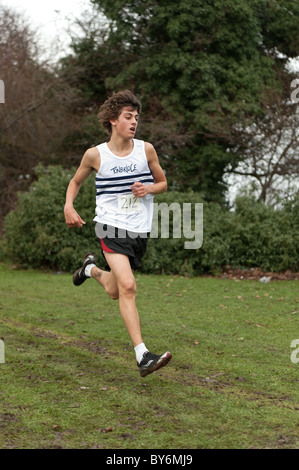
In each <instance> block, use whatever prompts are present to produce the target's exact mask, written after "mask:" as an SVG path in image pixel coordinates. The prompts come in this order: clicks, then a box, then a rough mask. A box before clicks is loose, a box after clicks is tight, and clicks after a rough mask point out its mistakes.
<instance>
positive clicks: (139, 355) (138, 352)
mask: <svg viewBox="0 0 299 470" xmlns="http://www.w3.org/2000/svg"><path fill="white" fill-rule="evenodd" d="M134 349H135V353H136V359H137V362H138V363H139V362H141V361H142V356H143V354H144V353H145V352H146V351H148V349H147V348H146V347H145V344H144V343H140V344H138V345H137V346H136V347H135V348H134Z"/></svg>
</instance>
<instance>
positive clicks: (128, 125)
mask: <svg viewBox="0 0 299 470" xmlns="http://www.w3.org/2000/svg"><path fill="white" fill-rule="evenodd" d="M138 118H139V114H138V112H137V111H136V109H132V108H129V107H126V108H123V110H122V112H121V113H120V115H119V116H118V118H117V119H116V120H115V121H111V124H112V128H115V130H116V131H117V132H118V134H120V135H121V136H122V137H124V138H129V139H133V137H134V136H135V133H136V129H137V125H138Z"/></svg>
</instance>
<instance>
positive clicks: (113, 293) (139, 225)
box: [64, 90, 171, 377]
mask: <svg viewBox="0 0 299 470" xmlns="http://www.w3.org/2000/svg"><path fill="white" fill-rule="evenodd" d="M140 111H141V104H140V102H139V100H138V99H137V98H136V96H134V95H133V94H132V93H131V92H130V91H129V90H125V91H121V92H119V93H114V94H113V95H112V96H111V97H110V98H109V99H107V100H106V101H105V103H104V104H103V105H102V107H101V109H100V113H99V119H100V121H101V122H102V124H103V126H104V128H105V130H106V131H107V132H108V134H109V135H110V140H109V141H108V142H105V143H102V144H100V145H98V146H96V147H92V148H90V149H88V150H87V151H86V152H85V154H84V156H83V158H82V161H81V164H80V166H79V168H78V170H77V172H76V174H75V176H74V177H73V178H72V180H71V181H70V183H69V186H68V189H67V193H66V202H65V207H64V214H65V220H66V223H67V225H68V226H69V227H82V226H83V225H84V224H85V222H84V221H83V220H82V219H81V217H80V215H79V214H78V213H77V212H76V210H75V209H74V207H73V202H74V200H75V198H76V196H77V195H78V192H79V190H80V187H81V185H82V182H83V181H84V180H85V179H86V178H87V177H88V176H89V174H90V173H91V172H92V171H93V170H94V171H95V172H96V190H97V193H96V216H95V218H94V221H95V223H96V235H97V237H98V238H99V240H100V243H101V251H102V253H103V255H104V257H105V259H106V261H107V264H108V267H109V268H110V271H104V270H102V269H100V268H98V267H97V266H96V264H95V257H94V256H93V255H92V254H87V255H86V256H85V258H84V261H83V265H82V266H81V267H80V268H79V269H78V270H77V271H76V272H75V273H74V275H73V283H74V284H75V285H76V286H79V285H81V284H82V283H83V282H84V281H85V280H86V279H87V278H90V277H93V278H94V279H96V280H97V281H98V282H99V284H101V286H102V287H103V288H104V289H105V291H106V292H107V294H108V295H109V296H110V297H111V298H112V299H119V309H120V313H121V315H122V318H123V320H124V323H125V325H126V328H127V330H128V333H129V335H130V337H131V340H132V342H133V346H134V349H135V353H136V359H137V366H138V369H139V372H140V375H141V376H142V377H145V376H146V375H148V374H150V373H152V372H154V371H155V370H157V369H159V368H160V367H163V366H165V365H166V364H167V363H168V362H169V361H170V359H171V354H170V353H169V352H166V353H164V354H161V355H156V354H153V353H151V352H149V351H148V349H147V348H146V346H145V344H144V342H143V339H142V336H141V329H140V321H139V314H138V311H137V307H136V302H135V298H136V282H135V278H134V274H133V270H134V269H137V268H138V267H139V265H140V260H141V258H142V256H143V255H144V254H145V250H146V244H147V237H148V234H149V232H150V231H151V224H152V216H153V197H154V195H155V194H158V193H163V192H165V191H166V189H167V181H166V178H165V175H164V172H163V170H162V168H161V166H160V164H159V160H158V156H157V154H156V151H155V149H154V147H153V146H152V145H151V144H150V143H148V142H143V141H142V140H138V139H135V138H134V136H135V133H136V129H137V125H138V118H139V115H140Z"/></svg>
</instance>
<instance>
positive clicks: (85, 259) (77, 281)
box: [73, 253, 95, 286]
mask: <svg viewBox="0 0 299 470" xmlns="http://www.w3.org/2000/svg"><path fill="white" fill-rule="evenodd" d="M89 256H92V257H93V260H92V261H91V260H90V262H89V263H87V264H86V265H85V266H84V263H85V262H86V261H87V258H88V257H89ZM94 262H95V257H94V256H93V254H92V253H87V254H86V255H85V258H84V260H83V266H82V267H81V268H79V269H77V271H75V272H74V274H73V284H74V285H75V286H81V284H83V282H85V281H86V279H87V277H85V278H83V279H78V280H76V276H77V273H79V272H80V271H82V269H83V268H86V266H88V265H89V264H91V263H94Z"/></svg>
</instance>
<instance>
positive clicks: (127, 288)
mask: <svg viewBox="0 0 299 470" xmlns="http://www.w3.org/2000/svg"><path fill="white" fill-rule="evenodd" d="M118 287H119V290H120V292H121V293H122V294H124V295H130V294H131V295H135V294H136V282H135V279H134V278H133V279H131V278H129V279H123V280H122V281H120V282H119V286H118Z"/></svg>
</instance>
